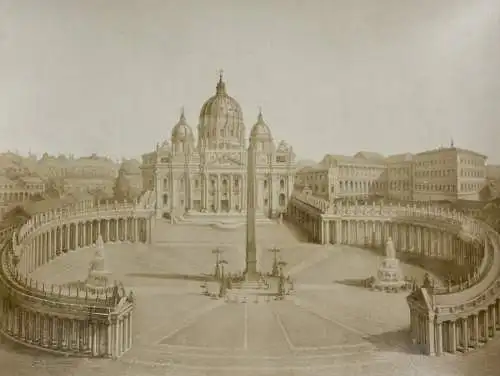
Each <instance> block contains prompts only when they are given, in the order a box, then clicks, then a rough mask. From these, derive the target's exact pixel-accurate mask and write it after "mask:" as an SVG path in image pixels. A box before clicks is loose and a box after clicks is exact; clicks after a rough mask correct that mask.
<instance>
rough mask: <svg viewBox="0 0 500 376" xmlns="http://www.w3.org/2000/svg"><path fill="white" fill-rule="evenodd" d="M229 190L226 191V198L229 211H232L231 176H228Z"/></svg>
mask: <svg viewBox="0 0 500 376" xmlns="http://www.w3.org/2000/svg"><path fill="white" fill-rule="evenodd" d="M228 180H229V182H228V183H229V189H228V191H227V198H228V202H229V211H233V174H229V178H228Z"/></svg>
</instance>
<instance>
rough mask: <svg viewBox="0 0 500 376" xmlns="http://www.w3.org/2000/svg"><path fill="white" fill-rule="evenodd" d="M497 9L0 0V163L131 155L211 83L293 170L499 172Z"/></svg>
mask: <svg viewBox="0 0 500 376" xmlns="http://www.w3.org/2000/svg"><path fill="white" fill-rule="evenodd" d="M499 41H500V0H474V1H471V0H440V1H436V0H405V1H401V0H377V1H373V0H344V1H340V0H339V1H335V0H324V1H321V0H307V1H306V0H303V1H297V0H295V1H294V0H253V1H246V0H241V1H238V0H232V1H229V0H210V1H206V0H196V1H195V0H180V1H167V0H162V1H160V0H136V1H132V0H106V1H100V0H44V1H39V0H12V1H9V0H0V132H1V133H0V134H1V136H0V150H11V151H15V150H17V151H18V152H20V153H24V154H27V153H28V151H30V150H31V151H32V152H33V153H38V154H40V153H43V152H48V153H72V154H75V155H90V154H92V153H98V154H102V155H108V156H110V157H112V158H118V157H137V156H140V155H141V154H143V153H146V152H149V151H151V150H153V149H154V147H155V145H156V143H158V142H163V141H164V140H166V139H169V138H170V133H171V130H172V127H173V126H174V125H175V123H176V122H177V120H178V118H179V113H180V111H181V108H182V107H184V108H185V113H186V117H187V120H188V123H189V124H190V125H191V126H192V127H193V129H194V130H196V126H197V124H198V116H199V111H200V109H201V106H202V104H203V103H204V102H205V100H207V99H208V98H209V97H210V96H212V95H213V94H214V93H215V85H216V83H217V80H218V70H219V69H223V70H224V79H225V81H226V84H227V90H228V94H229V95H231V96H232V97H234V98H235V99H236V100H237V101H238V102H239V103H240V105H241V107H242V109H243V115H244V121H245V125H246V128H247V132H249V131H250V128H251V126H252V125H253V124H254V123H255V122H256V119H257V115H258V111H259V110H258V109H259V107H262V111H263V114H264V119H265V120H266V122H267V123H268V125H269V126H270V128H271V130H272V133H273V137H274V138H275V139H276V141H279V140H282V139H284V140H286V141H287V142H288V143H289V144H290V145H292V146H293V148H294V150H295V153H296V154H297V157H298V158H299V159H312V160H316V161H319V160H321V158H322V157H323V156H324V154H326V153H333V154H346V155H353V154H354V153H356V152H358V151H376V152H380V153H382V154H385V155H389V154H396V153H403V152H419V151H423V150H428V149H433V148H436V147H439V146H441V145H443V146H446V145H449V144H450V141H451V139H453V140H454V144H455V146H457V147H462V148H467V149H472V150H475V151H478V152H481V153H483V154H485V155H487V156H488V157H489V161H490V163H500V148H499V147H498V145H499V141H500V69H499V67H500V48H499V47H498V46H499Z"/></svg>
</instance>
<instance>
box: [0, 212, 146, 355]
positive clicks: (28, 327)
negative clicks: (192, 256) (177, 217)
mask: <svg viewBox="0 0 500 376" xmlns="http://www.w3.org/2000/svg"><path fill="white" fill-rule="evenodd" d="M152 217H153V212H152V211H151V210H150V211H147V210H137V211H136V207H135V206H130V205H126V204H124V205H119V204H117V205H115V207H113V208H108V207H106V208H105V209H104V210H101V209H100V208H98V209H97V210H95V209H94V208H91V209H90V210H86V209H81V208H75V210H73V211H71V210H69V211H67V212H65V213H59V214H57V213H54V212H50V213H46V214H42V215H37V216H35V217H33V218H32V219H30V220H29V221H28V222H27V223H26V224H25V225H23V226H22V227H21V228H19V229H18V231H17V232H15V233H14V234H13V236H12V242H11V243H10V242H9V243H6V244H7V245H8V246H7V247H2V248H0V267H1V270H0V283H2V284H3V285H4V288H3V289H0V292H1V293H2V299H1V300H0V302H1V304H2V307H1V312H2V313H3V314H2V318H1V320H0V323H1V331H2V333H3V334H4V335H6V336H8V337H10V338H11V339H12V340H14V341H17V342H19V343H23V344H25V345H28V346H31V347H36V348H37V349H40V350H45V351H51V352H57V353H64V354H67V355H74V356H87V357H113V358H116V357H120V356H121V355H122V354H123V353H124V352H126V351H127V350H129V349H130V348H131V346H132V326H133V323H132V317H133V308H134V304H135V303H134V299H133V295H132V294H129V295H126V293H125V290H124V289H123V287H120V286H121V285H118V286H114V287H113V286H108V287H107V288H105V289H104V290H103V291H102V295H104V297H102V296H101V297H100V296H99V294H97V292H96V294H97V295H95V296H89V297H87V290H85V294H84V296H82V295H81V294H78V287H77V288H76V290H77V293H76V295H75V294H74V293H73V294H72V293H70V291H69V288H68V291H67V292H66V291H61V289H60V286H59V291H58V293H57V292H54V291H52V290H51V291H50V292H49V291H47V290H44V288H43V286H42V287H41V288H40V287H39V286H38V284H37V285H35V286H32V285H31V280H30V282H29V283H28V278H27V275H28V274H29V273H31V272H32V271H34V270H35V269H36V268H38V267H39V266H41V265H43V264H44V263H46V262H48V261H50V260H52V259H54V258H55V257H57V256H58V255H60V254H61V252H65V251H68V250H76V249H78V248H82V247H87V246H91V245H92V244H94V243H95V242H96V240H97V238H98V237H99V235H100V236H102V239H103V241H104V242H127V241H130V242H147V241H149V239H150V238H151V227H152V220H153V219H152ZM5 242H6V240H4V244H5ZM11 246H12V247H11ZM16 260H17V261H16ZM110 293H111V295H109V294H110Z"/></svg>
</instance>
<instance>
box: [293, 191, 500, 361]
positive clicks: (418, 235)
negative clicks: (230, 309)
mask: <svg viewBox="0 0 500 376" xmlns="http://www.w3.org/2000/svg"><path fill="white" fill-rule="evenodd" d="M351 209H352V210H348V211H340V210H339V211H337V212H333V213H332V211H330V210H328V208H327V207H326V205H325V204H324V203H322V204H321V205H314V202H313V200H311V199H306V200H303V201H301V200H300V199H293V200H291V201H290V205H289V208H288V213H287V216H288V219H289V220H291V221H293V222H295V223H297V224H298V225H299V226H300V227H301V228H303V229H304V231H306V232H307V233H308V234H309V235H310V238H311V240H312V241H314V242H317V243H320V244H329V243H335V244H352V245H358V246H368V247H373V248H376V247H381V246H383V245H385V243H386V241H387V239H388V238H389V237H391V238H392V240H393V243H394V246H395V248H396V249H397V250H398V251H400V252H411V253H412V254H417V255H419V256H425V257H432V258H437V259H443V260H449V261H452V262H454V263H455V264H456V265H462V266H464V267H468V268H470V269H471V270H473V271H474V272H477V271H479V270H482V269H481V268H482V265H483V264H484V262H485V260H490V261H492V262H493V259H492V257H493V256H491V255H490V253H491V252H490V251H491V250H492V248H491V246H493V252H497V251H498V250H497V249H496V244H497V242H493V241H492V239H490V236H493V235H492V234H491V233H490V232H489V230H487V227H481V224H480V223H478V222H474V221H471V220H467V219H464V218H463V217H462V216H461V215H460V214H457V213H449V212H440V211H439V209H437V210H434V212H432V213H431V212H429V210H428V209H427V210H426V211H418V210H416V209H415V208H413V209H411V208H398V209H397V210H392V211H391V209H384V208H383V207H370V208H369V210H368V209H367V207H366V206H364V207H363V206H359V205H358V206H354V207H353V208H351ZM439 214H443V215H442V216H441V217H440V216H439ZM418 217H421V218H418ZM422 219H423V220H422ZM437 220H438V221H437ZM484 226H485V225H484ZM464 232H465V234H464ZM482 277H483V276H481V275H479V273H477V274H475V275H474V276H473V277H472V279H468V280H467V284H466V285H465V288H468V287H472V286H474V284H475V283H480V280H481V278H482ZM467 278H470V276H469V275H468V276H467ZM464 282H465V281H464ZM497 285H498V288H500V282H498V283H497ZM495 286H496V285H495ZM495 286H493V287H490V288H486V290H485V291H484V292H483V291H479V292H478V293H476V295H472V296H470V297H469V298H467V299H469V300H467V301H464V302H463V303H462V302H461V301H460V299H461V298H460V296H459V295H457V296H456V298H453V299H451V300H450V299H447V300H446V299H445V301H448V303H446V304H449V302H450V301H454V303H453V304H455V305H454V306H449V305H442V304H443V303H442V302H443V300H441V299H440V298H439V297H440V295H443V296H444V295H446V294H449V293H455V294H456V293H460V291H462V290H464V287H463V286H454V287H453V288H451V286H448V288H447V289H446V288H445V289H442V288H437V289H436V288H427V287H426V288H423V287H421V288H418V289H417V290H415V291H414V292H412V293H411V294H410V295H409V297H408V298H407V300H408V305H409V308H410V335H411V338H412V340H413V341H414V342H415V344H416V345H417V346H419V347H420V348H421V350H422V352H423V353H425V354H429V355H439V354H442V353H444V352H450V353H455V352H457V351H464V352H465V351H468V350H469V349H471V348H477V347H479V346H480V345H481V344H482V343H485V342H487V341H488V340H489V339H490V338H492V337H494V336H495V334H496V331H497V330H499V329H500V299H498V298H497V296H498V293H496V290H495V289H496V288H497V287H495ZM488 289H489V290H488ZM477 294H479V295H477ZM462 299H463V298H462ZM471 299H472V300H471Z"/></svg>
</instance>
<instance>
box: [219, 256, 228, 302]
mask: <svg viewBox="0 0 500 376" xmlns="http://www.w3.org/2000/svg"><path fill="white" fill-rule="evenodd" d="M219 264H220V266H221V279H220V291H219V296H220V297H223V296H225V295H226V289H227V286H226V276H225V274H224V265H227V264H228V262H227V261H226V260H220V261H219V263H218V264H217V265H219Z"/></svg>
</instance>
